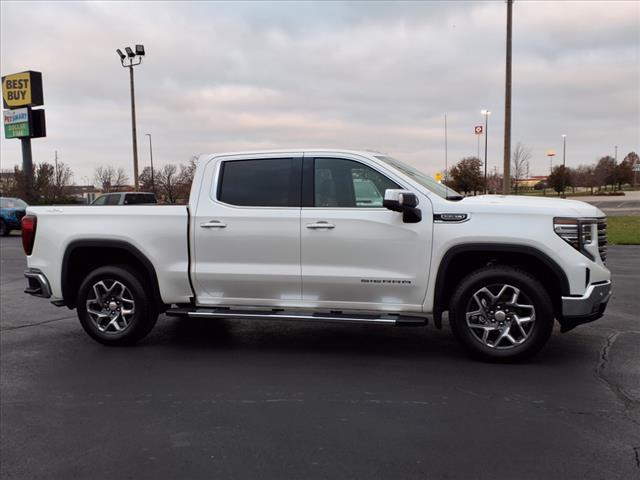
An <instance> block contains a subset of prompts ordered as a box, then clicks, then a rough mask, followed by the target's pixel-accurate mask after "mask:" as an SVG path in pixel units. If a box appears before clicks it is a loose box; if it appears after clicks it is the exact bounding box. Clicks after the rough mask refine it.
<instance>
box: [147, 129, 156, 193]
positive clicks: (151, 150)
mask: <svg viewBox="0 0 640 480" xmlns="http://www.w3.org/2000/svg"><path fill="white" fill-rule="evenodd" d="M145 136H147V137H149V159H150V160H151V190H152V191H153V193H156V182H155V181H154V178H153V148H152V147H151V134H150V133H145Z"/></svg>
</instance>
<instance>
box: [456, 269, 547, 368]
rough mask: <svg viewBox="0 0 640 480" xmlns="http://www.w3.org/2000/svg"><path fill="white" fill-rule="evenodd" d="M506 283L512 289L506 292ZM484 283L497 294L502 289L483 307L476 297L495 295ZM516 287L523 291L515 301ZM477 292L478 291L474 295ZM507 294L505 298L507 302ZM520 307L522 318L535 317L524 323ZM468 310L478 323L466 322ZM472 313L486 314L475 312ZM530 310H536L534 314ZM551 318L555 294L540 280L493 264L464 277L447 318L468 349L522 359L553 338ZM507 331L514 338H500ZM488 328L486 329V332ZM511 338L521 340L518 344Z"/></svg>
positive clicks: (481, 355) (504, 358) (483, 355)
mask: <svg viewBox="0 0 640 480" xmlns="http://www.w3.org/2000/svg"><path fill="white" fill-rule="evenodd" d="M504 285H507V286H508V287H511V289H506V290H504V291H503V290H502V289H501V286H504ZM483 287H488V289H489V290H488V291H489V292H490V293H492V294H493V298H496V297H495V296H496V295H497V294H498V293H500V292H501V291H503V292H504V293H503V294H502V296H501V297H497V298H498V299H497V300H494V301H493V303H491V302H490V301H488V302H487V304H488V305H493V307H487V308H486V309H483V308H484V307H483V306H481V305H480V304H479V303H478V300H477V299H480V301H481V302H482V300H483V299H489V300H492V297H491V296H489V295H488V294H487V293H486V290H484V289H483ZM515 289H518V290H519V294H518V297H516V298H517V300H516V302H515V304H514V303H509V302H510V301H512V299H513V298H514V297H513V296H514V295H515V294H516V290H515ZM476 293H479V294H478V296H477V297H474V294H476ZM505 299H506V300H507V301H506V302H503V301H502V300H505ZM522 299H525V301H524V302H523V300H522ZM520 304H526V305H530V306H532V307H533V308H534V309H535V310H533V311H532V310H531V309H530V307H526V308H524V309H523V307H521V306H520ZM510 306H512V307H511V308H509V307H510ZM516 309H517V310H518V312H517V315H516V316H517V317H518V318H519V319H520V320H519V321H522V320H523V319H526V318H531V317H533V318H534V321H533V322H530V323H529V322H527V323H524V322H523V323H522V327H520V326H519V325H518V324H517V323H516V320H515V319H514V313H516V312H515V310H516ZM500 311H501V312H500ZM467 312H469V313H470V323H472V324H473V325H475V327H474V328H472V327H470V326H469V324H468V322H467ZM474 312H482V313H479V314H478V315H475V316H474V315H473V313H474ZM491 312H493V313H491ZM505 312H510V313H505ZM527 312H533V315H532V314H531V313H527ZM485 314H486V316H485ZM527 315H528V316H527ZM553 319H554V316H553V307H552V303H551V299H550V298H549V294H548V293H547V291H546V290H545V288H544V287H543V286H542V284H541V283H540V282H539V281H538V280H537V279H536V278H535V277H533V276H532V275H530V274H529V273H527V272H524V271H522V270H519V269H516V268H512V267H505V266H492V267H486V268H482V269H480V270H476V271H475V272H473V273H471V274H469V275H468V276H467V277H465V278H464V279H463V280H462V281H461V282H460V284H459V285H458V287H457V288H456V290H455V292H454V294H453V296H452V297H451V301H450V309H449V322H450V324H451V330H452V331H453V334H454V335H455V337H456V338H457V339H458V340H459V341H460V343H461V344H462V345H463V346H464V347H465V348H466V349H467V351H468V352H469V353H471V354H472V355H474V356H475V357H479V358H482V359H484V360H490V361H519V360H524V359H526V358H529V357H531V356H532V355H534V354H535V353H537V352H538V351H539V350H540V349H541V348H542V347H543V346H544V345H545V343H546V342H547V340H549V336H550V335H551V332H552V330H553ZM500 320H502V321H500ZM499 325H500V326H499ZM485 327H486V328H485ZM498 328H501V329H502V330H497V329H498ZM505 330H506V331H507V332H508V334H509V337H510V338H502V339H501V340H498V339H499V338H500V336H501V333H502V332H503V331H505ZM485 332H488V333H487V334H486V336H485ZM480 337H482V338H480ZM511 339H515V340H516V341H521V342H522V343H519V344H517V343H516V344H514V343H512V341H511ZM492 341H493V343H494V345H493V346H491V343H492Z"/></svg>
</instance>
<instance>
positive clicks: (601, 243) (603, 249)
mask: <svg viewBox="0 0 640 480" xmlns="http://www.w3.org/2000/svg"><path fill="white" fill-rule="evenodd" d="M598 252H600V259H601V260H602V263H605V262H606V261H607V219H606V218H599V219H598Z"/></svg>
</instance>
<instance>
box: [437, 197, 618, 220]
mask: <svg viewBox="0 0 640 480" xmlns="http://www.w3.org/2000/svg"><path fill="white" fill-rule="evenodd" d="M449 206H453V203H449V204H448V207H449ZM447 211H451V212H469V213H498V212H500V213H508V214H532V215H550V216H569V217H604V216H605V214H604V213H603V212H602V211H601V210H600V209H599V208H596V207H594V206H593V205H590V204H588V203H586V202H580V201H578V200H567V199H563V198H547V197H528V196H524V195H522V196H520V195H478V196H475V197H465V198H464V199H462V200H460V201H459V202H456V203H455V208H447ZM437 213H445V212H444V211H443V212H437Z"/></svg>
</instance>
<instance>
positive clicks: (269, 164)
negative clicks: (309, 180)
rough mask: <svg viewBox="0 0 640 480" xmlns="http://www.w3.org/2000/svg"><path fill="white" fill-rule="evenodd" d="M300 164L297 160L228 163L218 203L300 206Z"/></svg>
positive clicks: (222, 170) (225, 166)
mask: <svg viewBox="0 0 640 480" xmlns="http://www.w3.org/2000/svg"><path fill="white" fill-rule="evenodd" d="M300 176H301V161H300V159H296V158H266V159H258V160H227V161H224V162H223V163H222V166H221V171H220V180H219V187H218V197H217V198H218V200H220V201H221V202H224V203H228V204H230V205H238V206H244V207H298V206H300Z"/></svg>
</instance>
